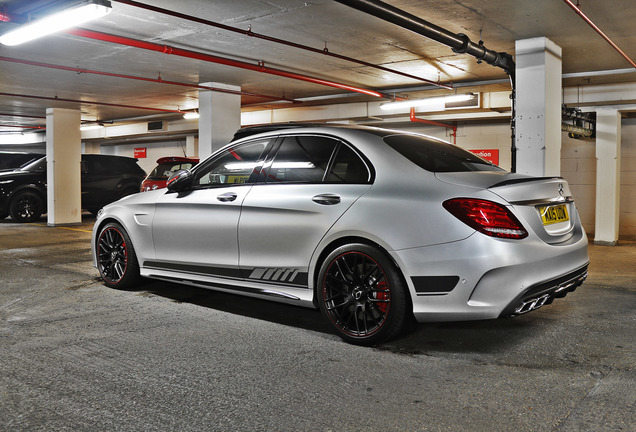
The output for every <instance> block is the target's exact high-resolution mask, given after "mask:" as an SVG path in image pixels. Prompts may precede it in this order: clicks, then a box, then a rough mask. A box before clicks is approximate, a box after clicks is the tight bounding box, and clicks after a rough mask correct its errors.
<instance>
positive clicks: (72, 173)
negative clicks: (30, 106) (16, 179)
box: [46, 108, 82, 226]
mask: <svg viewBox="0 0 636 432" xmlns="http://www.w3.org/2000/svg"><path fill="white" fill-rule="evenodd" d="M80 115H81V114H80V111H79V110H70V109H63V108H48V109H47V110H46V182H47V186H46V188H47V207H48V210H47V212H48V213H47V224H48V225H50V226H57V225H75V224H79V223H81V222H82V203H81V169H80V163H81V149H82V142H81V135H80V121H81V119H80Z"/></svg>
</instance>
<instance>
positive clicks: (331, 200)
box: [311, 193, 340, 205]
mask: <svg viewBox="0 0 636 432" xmlns="http://www.w3.org/2000/svg"><path fill="white" fill-rule="evenodd" d="M311 200H312V201H313V202H315V203H316V204H322V205H334V204H338V203H339V202H340V195H338V194H333V193H325V194H320V195H316V196H314V197H313V198H312V199H311Z"/></svg>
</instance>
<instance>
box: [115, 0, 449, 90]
mask: <svg viewBox="0 0 636 432" xmlns="http://www.w3.org/2000/svg"><path fill="white" fill-rule="evenodd" d="M115 1H116V2H118V3H123V4H127V5H129V6H135V7H138V8H141V9H146V10H150V11H153V12H158V13H161V14H164V15H169V16H172V17H175V18H182V19H185V20H188V21H193V22H197V23H199V24H205V25H208V26H212V27H216V28H220V29H222V30H227V31H230V32H234V33H239V34H242V35H244V36H249V37H254V38H257V39H262V40H266V41H268V42H274V43H278V44H282V45H286V46H290V47H293V48H299V49H302V50H305V51H310V52H313V53H316V54H323V55H327V56H330V57H334V58H337V59H340V60H345V61H349V62H353V63H357V64H359V65H362V66H367V67H371V68H374V69H379V70H382V71H384V72H389V73H393V74H397V75H401V76H404V77H407V78H411V79H414V80H418V81H423V82H425V83H428V84H432V85H435V86H438V87H443V88H446V89H449V90H452V89H453V87H452V86H450V85H446V84H441V83H439V82H435V81H431V80H428V79H426V78H421V77H418V76H415V75H411V74H407V73H404V72H400V71H396V70H394V69H390V68H387V67H384V66H380V65H376V64H373V63H368V62H365V61H363V60H358V59H355V58H352V57H347V56H344V55H342V54H335V53H332V52H330V51H329V50H328V49H327V48H326V47H325V48H324V49H322V50H321V49H318V48H313V47H310V46H307V45H302V44H299V43H296V42H291V41H288V40H284V39H279V38H275V37H272V36H266V35H263V34H259V33H254V32H253V31H252V30H251V29H249V30H243V29H239V28H236V27H232V26H229V25H226V24H221V23H218V22H214V21H209V20H206V19H203V18H199V17H196V16H192V15H187V14H183V13H180V12H175V11H171V10H168V9H163V8H160V7H157V6H151V5H147V4H144V3H139V2H137V1H133V0H115Z"/></svg>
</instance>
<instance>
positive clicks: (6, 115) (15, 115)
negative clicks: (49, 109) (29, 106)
mask: <svg viewBox="0 0 636 432" xmlns="http://www.w3.org/2000/svg"><path fill="white" fill-rule="evenodd" d="M0 116H1V117H21V118H35V119H45V118H46V117H43V116H29V115H22V114H8V113H0Z"/></svg>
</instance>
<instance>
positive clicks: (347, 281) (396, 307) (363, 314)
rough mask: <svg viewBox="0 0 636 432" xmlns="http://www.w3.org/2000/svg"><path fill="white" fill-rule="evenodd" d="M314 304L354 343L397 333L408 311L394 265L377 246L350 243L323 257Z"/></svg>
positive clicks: (372, 341)
mask: <svg viewBox="0 0 636 432" xmlns="http://www.w3.org/2000/svg"><path fill="white" fill-rule="evenodd" d="M316 290H317V292H316V297H317V299H318V307H319V308H320V311H321V312H322V314H323V316H325V318H326V319H327V321H328V322H329V323H330V324H331V325H332V326H333V328H334V329H335V330H336V333H337V334H338V336H340V337H341V338H342V339H344V340H345V341H347V342H350V343H353V344H356V345H366V346H368V345H375V344H378V343H381V342H385V341H387V340H389V339H392V338H394V337H396V336H397V335H398V334H399V333H400V332H401V331H402V329H403V327H404V324H405V322H406V321H407V316H408V314H409V313H410V311H409V310H407V309H408V305H409V304H410V303H409V301H408V298H407V295H408V294H407V290H406V286H405V284H404V282H403V280H402V276H401V274H400V271H399V269H398V268H397V266H396V265H395V264H394V263H393V261H392V260H391V259H390V258H389V257H388V256H387V255H386V254H385V253H384V252H382V251H381V250H379V249H378V248H376V247H374V246H370V245H366V244H349V245H345V246H341V247H339V248H337V249H335V250H334V251H333V252H331V253H330V254H329V255H328V256H327V258H326V259H325V261H324V262H323V263H322V266H321V268H320V273H319V275H318V284H317V287H316Z"/></svg>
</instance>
